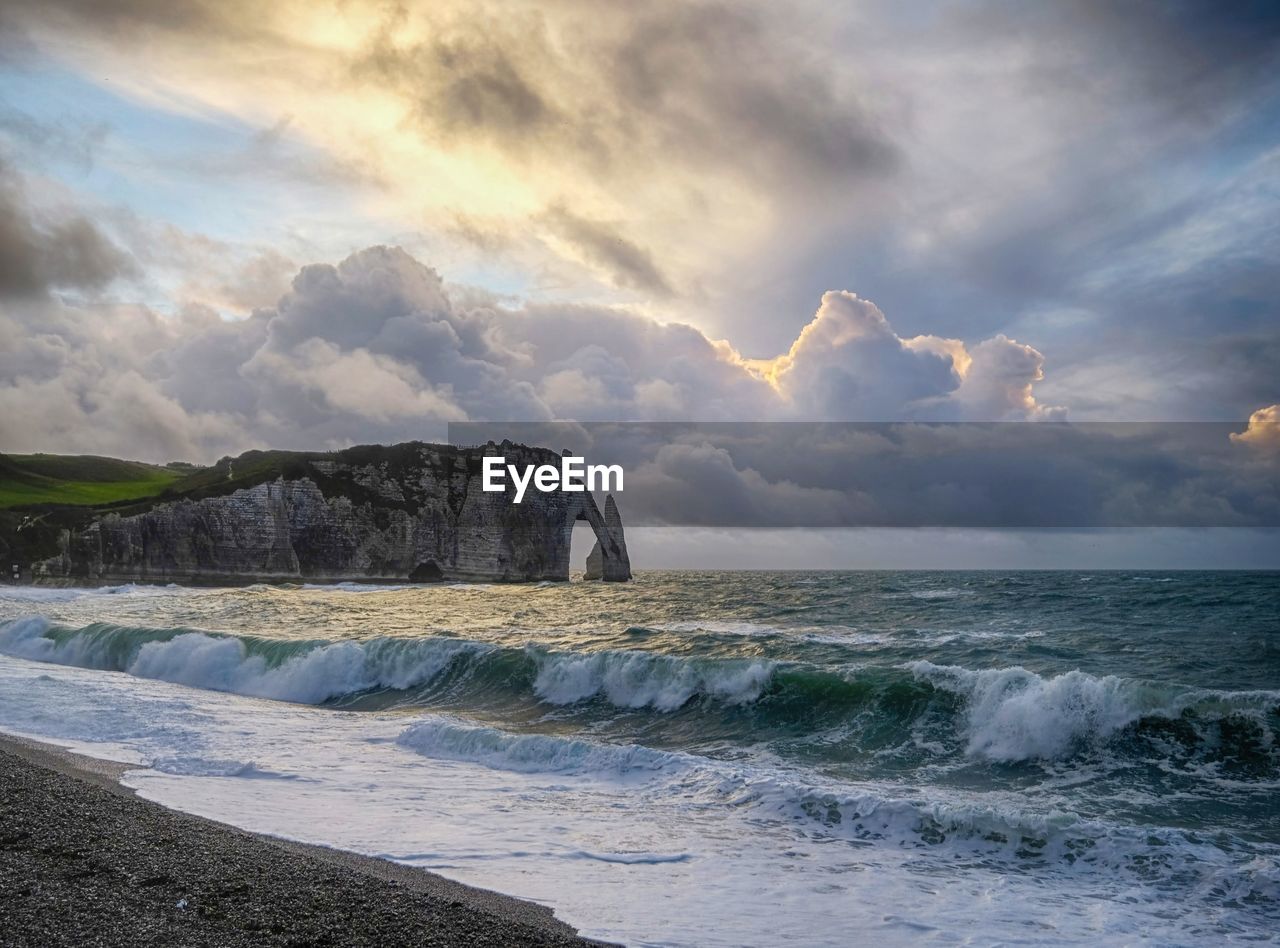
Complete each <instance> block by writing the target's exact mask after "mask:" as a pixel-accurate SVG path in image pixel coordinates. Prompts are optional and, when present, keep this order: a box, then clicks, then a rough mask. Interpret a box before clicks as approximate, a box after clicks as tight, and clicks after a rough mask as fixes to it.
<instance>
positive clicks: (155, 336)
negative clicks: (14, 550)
mask: <svg viewBox="0 0 1280 948" xmlns="http://www.w3.org/2000/svg"><path fill="white" fill-rule="evenodd" d="M0 321H2V326H0V328H3V330H4V332H5V335H6V338H8V339H12V340H13V345H12V347H11V348H10V349H9V350H8V351H7V352H6V353H5V355H4V357H3V358H0V388H2V390H3V393H4V399H5V402H4V404H5V405H6V406H7V408H8V418H9V420H8V422H7V427H6V431H5V436H6V437H5V446H6V448H7V449H8V450H18V449H23V450H36V449H43V450H59V451H67V450H76V451H83V450H87V447H86V446H88V445H91V446H92V447H93V449H94V450H100V451H107V452H108V453H115V454H123V455H139V454H142V455H143V456H146V457H162V456H161V455H158V454H157V452H159V451H161V450H162V449H163V450H165V451H169V450H172V451H180V452H181V454H182V455H183V456H184V457H187V458H191V459H197V460H208V459H211V458H213V457H217V456H219V455H221V454H225V453H228V452H235V451H238V450H241V449H243V448H246V447H249V446H257V445H270V446H273V447H288V448H320V447H332V446H343V445H347V444H351V443H358V442H369V441H396V440H405V439H409V438H441V437H442V436H443V434H444V430H443V423H444V422H446V421H462V420H467V419H477V420H498V421H503V420H506V421H549V420H552V419H556V418H561V419H565V418H569V419H578V420H583V421H590V420H596V421H619V420H661V419H673V420H674V419H689V418H695V419H700V420H758V419H766V418H773V419H837V420H843V419H860V418H873V419H902V418H934V419H953V418H987V419H1003V418H1011V417H1017V418H1040V417H1045V415H1046V413H1045V410H1044V409H1043V408H1042V407H1041V406H1039V405H1038V404H1037V403H1036V400H1035V398H1034V395H1033V394H1032V387H1033V385H1034V383H1035V382H1036V381H1037V380H1038V379H1039V376H1040V366H1041V362H1042V359H1041V358H1040V355H1039V353H1038V352H1036V350H1034V349H1032V348H1030V347H1029V346H1023V345H1020V344H1018V343H1014V342H1012V341H1010V340H1008V339H1004V338H1003V337H997V338H995V339H991V340H987V341H985V342H982V343H979V344H978V345H976V346H973V347H972V348H968V347H966V346H965V344H964V343H963V342H961V341H960V340H954V339H952V340H943V339H918V340H903V339H902V338H901V337H899V336H898V335H897V334H896V333H895V332H894V330H893V328H892V327H891V326H890V325H889V322H888V320H887V319H886V318H885V316H884V314H883V313H881V312H880V310H879V309H877V308H876V307H875V306H874V305H873V304H871V303H869V302H867V301H866V300H861V299H859V298H858V297H856V296H854V295H853V294H851V293H828V294H826V295H825V296H824V297H823V300H822V305H821V306H820V308H819V310H818V313H817V315H816V316H815V317H814V318H813V320H812V321H811V323H810V324H809V326H808V327H806V329H805V330H804V332H803V333H801V335H800V337H799V338H798V339H797V340H796V342H795V343H794V344H793V345H792V346H791V348H790V350H789V352H788V353H786V354H785V355H783V356H780V357H778V358H777V359H776V360H772V361H771V362H768V363H759V362H752V361H751V360H746V359H744V358H742V356H741V355H740V354H739V353H737V352H736V351H735V350H734V348H733V347H732V345H730V344H729V343H728V342H724V341H715V340H711V339H709V338H707V336H706V335H704V334H703V333H702V332H700V331H699V330H697V329H695V328H694V327H692V326H688V325H684V324H680V323H662V322H658V321H656V320H654V319H652V318H650V317H648V316H645V315H643V314H640V313H637V312H634V311H631V310H627V309H624V308H617V307H614V308H608V307H598V306H572V305H546V304H525V305H521V306H517V307H511V306H504V305H500V304H499V303H498V302H497V301H496V300H494V299H492V298H491V297H488V296H486V295H485V294H484V293H482V292H480V291H475V290H472V291H469V292H460V293H459V292H451V291H449V290H448V289H446V287H445V284H444V282H443V281H442V280H441V278H440V276H439V274H437V273H436V272H435V271H434V270H433V269H431V268H430V267H427V266H425V265H423V264H422V263H420V262H419V261H417V260H415V259H414V258H413V257H411V256H410V255H409V254H408V253H406V252H405V251H404V250H402V249H399V248H393V247H382V246H378V247H370V248H367V249H365V250H362V251H359V252H357V253H355V254H352V255H351V256H349V257H347V258H346V259H345V260H342V261H341V262H339V263H338V264H337V265H329V264H309V265H307V266H304V267H302V268H301V269H300V270H298V271H297V273H296V275H295V276H294V278H293V280H292V284H291V285H290V287H289V289H288V290H287V291H286V292H285V293H284V294H283V295H281V296H280V297H279V299H278V300H277V301H276V302H275V303H274V304H273V305H270V306H261V307H258V308H257V309H255V310H254V311H253V313H252V314H251V315H250V316H249V317H247V318H245V319H239V320H226V319H223V318H219V317H218V316H217V315H216V314H215V313H214V312H213V311H211V310H210V309H208V308H207V307H202V306H189V307H187V308H185V309H183V310H181V311H180V312H179V313H177V314H176V315H174V316H171V317H163V316H160V315H158V314H156V313H155V312H153V311H152V310H150V309H149V308H147V307H145V306H89V305H73V304H72V303H70V302H65V301H55V300H49V299H36V300H33V301H29V302H27V303H24V304H17V303H15V304H13V305H8V306H5V307H3V308H2V309H0ZM122 380H124V381H122ZM120 386H124V388H125V389H127V397H125V395H124V393H123V392H117V389H118V388H119V387H120ZM113 393H115V394H113ZM42 405H44V406H46V407H45V408H43V409H42V408H41V406H42ZM46 418H48V419H50V421H51V423H48V424H45V423H44V421H45V419H46ZM148 425H149V426H151V427H150V429H148V428H147V426H148ZM143 431H150V432H151V433H149V434H145V435H144V434H143V433H142V432H143Z"/></svg>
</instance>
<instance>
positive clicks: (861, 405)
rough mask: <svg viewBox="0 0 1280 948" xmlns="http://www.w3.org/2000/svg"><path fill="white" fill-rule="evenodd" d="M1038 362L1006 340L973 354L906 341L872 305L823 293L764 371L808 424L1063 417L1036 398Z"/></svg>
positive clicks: (959, 346)
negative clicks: (804, 322)
mask: <svg viewBox="0 0 1280 948" xmlns="http://www.w3.org/2000/svg"><path fill="white" fill-rule="evenodd" d="M1043 365H1044V357H1043V356H1042V355H1041V354H1040V353H1039V352H1038V351H1037V350H1035V349H1034V348H1032V347H1031V346H1028V345H1023V344H1020V343H1018V342H1015V341H1014V340H1012V339H1009V338H1007V337H1005V336H1003V335H997V336H995V337H994V338H992V339H988V340H985V341H983V342H981V343H979V344H978V345H976V346H974V347H973V348H972V349H970V348H967V347H966V346H965V344H964V343H963V342H962V341H961V340H958V339H942V338H939V337H936V336H918V337H916V338H914V339H904V338H903V337H901V336H899V335H898V334H897V333H896V332H894V330H893V328H892V327H891V326H890V325H889V321H888V320H887V319H886V318H885V315H884V313H882V312H881V311H880V309H879V307H877V306H876V305H875V304H874V303H871V302H869V301H868V300H864V299H859V298H858V297H857V296H856V295H854V294H853V293H849V292H828V293H826V294H824V295H823V297H822V305H821V306H820V307H819V308H818V312H817V314H816V315H815V316H814V318H813V320H812V321H811V322H810V323H809V324H808V325H807V326H805V327H804V329H803V330H801V332H800V335H799V337H798V338H797V339H796V341H795V342H794V343H793V344H792V346H791V349H790V351H789V352H788V353H787V354H786V355H783V356H780V357H778V358H777V359H775V360H773V361H772V362H769V363H763V364H762V365H761V369H762V370H763V372H764V373H765V374H766V376H767V377H768V378H770V379H771V381H773V383H774V385H775V386H776V388H777V390H778V392H779V393H780V394H781V395H782V396H783V397H784V398H785V399H786V401H787V402H788V404H789V406H790V409H791V412H792V413H793V414H794V416H796V417H799V418H804V419H815V418H824V419H825V418H830V419H840V420H849V421H858V420H861V421H887V420H896V419H900V418H904V417H906V418H923V419H934V420H939V419H945V420H977V419H980V420H990V421H1009V420H1046V419H1051V418H1065V417H1066V411H1065V409H1063V408H1047V407H1045V406H1042V405H1039V404H1037V402H1036V399H1035V396H1034V395H1033V394H1032V387H1033V386H1034V384H1035V383H1036V382H1039V381H1040V380H1041V379H1042V378H1043V377H1044V373H1043Z"/></svg>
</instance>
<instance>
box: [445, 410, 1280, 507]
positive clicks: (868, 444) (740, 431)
mask: <svg viewBox="0 0 1280 948" xmlns="http://www.w3.org/2000/svg"><path fill="white" fill-rule="evenodd" d="M1264 414H1265V413H1264ZM1270 417H1271V416H1268V418H1270ZM1275 428H1276V425H1275V422H1274V420H1270V421H1267V420H1262V419H1255V422H1254V423H1253V424H1252V425H1251V426H1250V428H1249V432H1250V434H1249V436H1248V437H1247V438H1242V437H1240V434H1241V432H1242V430H1243V429H1244V426H1242V425H1232V424H1200V423H1189V424H1188V423H1164V424H1155V423H1150V424H1139V423H1109V424H1108V423H1101V424H1083V425H1061V424H1022V423H1006V424H985V423H969V424H963V423H962V424H940V425H939V424H921V423H898V424H804V423H800V424H796V423H789V424H776V423H775V424H771V423H755V424H733V423H720V424H691V423H672V424H599V425H597V424H585V425H581V424H573V425H566V424H562V423H554V422H552V423H543V424H536V425H503V424H475V423H463V424H454V425H451V426H450V432H449V434H450V440H451V441H453V442H454V443H458V444H483V443H485V442H486V441H490V440H492V441H495V442H498V441H500V440H502V439H503V438H509V439H511V440H515V441H528V442H532V443H540V444H545V445H552V446H554V447H555V448H557V449H565V448H568V449H570V450H572V451H574V452H575V453H578V454H582V455H584V456H586V457H588V458H589V459H590V461H591V462H592V463H601V464H605V463H608V464H621V465H622V466H623V468H624V470H625V471H626V481H625V491H626V493H625V501H626V507H627V517H628V522H629V523H633V524H637V525H639V524H651V525H686V526H709V527H771V528H779V527H823V528H828V527H970V528H1036V529H1044V528H1063V527H1070V528H1081V527H1134V526H1142V527H1154V526H1159V527H1179V526H1187V527H1191V526H1194V527H1209V526H1238V527H1245V526H1248V527H1258V526H1280V486H1278V482H1277V480H1276V476H1275V475H1276V463H1277V455H1276V454H1275V453H1274V447H1275V445H1276V444H1277V443H1280V439H1277V438H1276V437H1275V435H1276V431H1275ZM1233 435H1235V437H1233Z"/></svg>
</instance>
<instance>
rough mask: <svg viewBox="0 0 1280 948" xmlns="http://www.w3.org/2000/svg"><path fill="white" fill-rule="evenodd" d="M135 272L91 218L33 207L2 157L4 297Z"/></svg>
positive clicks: (0, 265)
mask: <svg viewBox="0 0 1280 948" xmlns="http://www.w3.org/2000/svg"><path fill="white" fill-rule="evenodd" d="M133 272H134V265H133V261H132V259H131V258H130V257H129V256H128V255H127V254H126V253H125V252H124V251H123V250H121V249H120V248H119V247H117V246H116V245H115V244H114V243H113V242H112V241H111V240H110V239H109V238H108V237H106V236H105V235H104V234H103V233H102V231H101V230H99V228H98V227H97V226H96V225H95V224H94V223H93V222H92V221H90V220H89V219H88V218H86V217H84V216H82V215H80V214H78V213H67V212H59V211H57V210H44V209H39V208H36V207H33V206H32V205H31V204H30V202H29V201H28V200H27V195H26V189H25V186H24V182H23V179H22V177H21V176H20V175H19V174H17V173H16V172H15V171H13V170H12V169H11V168H10V167H9V166H8V165H6V164H5V163H4V162H3V159H0V295H8V296H39V295H43V294H45V293H48V292H49V291H50V290H54V289H72V290H96V289H101V288H102V287H104V286H106V285H107V284H108V283H110V282H111V281H112V280H114V279H116V278H117V277H120V276H125V275H129V274H132V273H133Z"/></svg>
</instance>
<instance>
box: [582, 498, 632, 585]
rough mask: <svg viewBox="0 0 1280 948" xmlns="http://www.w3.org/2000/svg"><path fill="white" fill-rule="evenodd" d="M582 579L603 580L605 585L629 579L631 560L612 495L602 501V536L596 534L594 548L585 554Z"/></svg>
mask: <svg viewBox="0 0 1280 948" xmlns="http://www.w3.org/2000/svg"><path fill="white" fill-rule="evenodd" d="M602 542H603V543H604V546H602V545H601V543H602ZM606 550H607V552H606ZM584 578H585V579H603V580H604V581H605V582H606V583H609V582H617V581H620V580H627V579H630V578H631V560H630V558H629V557H628V556H627V540H626V537H625V536H623V533H622V515H621V514H620V513H618V505H617V504H616V503H615V502H614V500H613V494H609V495H608V496H607V497H605V499H604V536H603V537H601V536H600V533H599V531H597V532H596V543H595V546H593V547H592V548H591V552H590V553H588V554H587V573H586V576H585V577H584Z"/></svg>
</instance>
